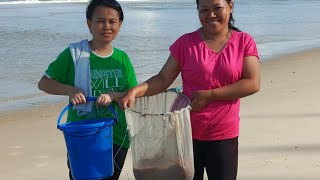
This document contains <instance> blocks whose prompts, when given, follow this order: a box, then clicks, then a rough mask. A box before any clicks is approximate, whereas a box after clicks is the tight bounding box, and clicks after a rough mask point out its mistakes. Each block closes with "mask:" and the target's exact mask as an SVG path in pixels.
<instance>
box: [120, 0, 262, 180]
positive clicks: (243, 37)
mask: <svg viewBox="0 0 320 180" xmlns="http://www.w3.org/2000/svg"><path fill="white" fill-rule="evenodd" d="M196 2H197V9H198V15H199V20H200V22H201V25H202V27H201V28H199V29H197V30H196V31H194V32H191V33H187V34H184V35H183V36H181V37H180V38H179V39H177V40H176V41H175V42H174V43H173V44H172V45H171V46H170V52H171V54H170V56H169V58H168V60H167V62H166V63H165V65H164V66H163V68H162V69H161V71H160V72H159V73H158V74H157V75H155V76H153V77H152V78H150V79H148V80H147V81H146V82H144V83H143V84H141V85H139V86H137V87H134V88H132V89H131V90H130V91H129V92H127V93H126V95H125V96H123V98H122V99H121V102H120V106H121V107H122V108H123V109H124V108H126V107H129V108H130V107H131V106H132V104H133V103H134V101H135V98H137V97H141V96H150V95H154V94H157V93H160V92H163V91H165V90H166V89H167V88H168V87H169V86H170V85H171V84H172V83H173V81H174V80H175V79H176V77H177V76H178V75H179V73H181V77H182V85H183V93H184V94H186V95H187V96H188V97H189V98H190V99H191V100H192V103H191V107H192V111H191V126H192V137H193V150H194V166H195V167H194V168H195V174H194V180H200V179H201V180H202V179H203V174H204V168H206V171H207V176H208V179H209V180H212V179H215V180H216V179H217V180H235V179H236V178H237V169H238V136H239V121H240V117H239V110H240V98H242V97H245V96H248V95H251V94H254V93H256V92H258V91H259V89H260V70H259V55H258V51H257V47H256V44H255V41H254V40H253V38H252V37H251V36H250V35H249V34H247V33H244V32H241V31H240V30H239V29H237V28H236V27H234V25H233V24H234V19H233V17H232V12H233V5H234V4H233V1H232V0H196Z"/></svg>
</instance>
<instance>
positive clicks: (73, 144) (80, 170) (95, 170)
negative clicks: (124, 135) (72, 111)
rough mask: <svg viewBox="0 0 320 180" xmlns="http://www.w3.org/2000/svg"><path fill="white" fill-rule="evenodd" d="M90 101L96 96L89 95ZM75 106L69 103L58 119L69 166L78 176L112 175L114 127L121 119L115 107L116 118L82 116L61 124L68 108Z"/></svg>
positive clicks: (78, 178) (79, 178) (78, 179)
mask: <svg viewBox="0 0 320 180" xmlns="http://www.w3.org/2000/svg"><path fill="white" fill-rule="evenodd" d="M86 99H87V101H95V100H96V98H91V97H88V98H86ZM70 107H72V104H71V103H70V104H69V105H68V106H66V107H65V108H64V109H63V110H62V112H61V113H60V116H59V118H58V121H57V128H58V129H60V130H61V131H62V132H63V134H64V138H65V142H66V146H67V151H68V158H69V163H70V169H71V173H72V176H73V178H74V179H75V180H89V179H102V178H107V177H110V176H112V175H113V152H112V151H113V150H112V147H113V140H112V138H113V135H112V133H113V128H112V126H113V125H114V124H116V123H117V122H118V119H117V115H116V113H115V111H114V109H113V108H112V106H108V107H107V108H108V109H109V110H110V111H111V112H112V114H113V118H104V119H90V120H80V121H76V122H66V123H64V124H60V121H61V119H62V117H63V115H64V114H65V112H66V111H67V110H68V109H69V108H70Z"/></svg>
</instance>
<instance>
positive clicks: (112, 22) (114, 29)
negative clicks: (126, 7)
mask: <svg viewBox="0 0 320 180" xmlns="http://www.w3.org/2000/svg"><path fill="white" fill-rule="evenodd" d="M87 24H88V27H89V29H90V31H91V33H92V36H93V39H94V40H96V41H100V42H104V43H110V42H112V40H113V39H115V38H116V36H117V35H118V33H119V31H120V28H121V25H122V21H120V19H119V13H118V11H116V10H115V9H112V8H110V7H105V6H98V7H96V8H95V10H94V12H93V14H92V19H91V20H90V19H88V20H87Z"/></svg>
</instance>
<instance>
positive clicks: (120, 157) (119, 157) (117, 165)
mask: <svg viewBox="0 0 320 180" xmlns="http://www.w3.org/2000/svg"><path fill="white" fill-rule="evenodd" d="M119 149H120V150H119ZM118 151H119V152H118ZM127 152H128V149H126V148H120V146H118V145H116V144H113V157H115V155H116V157H115V162H114V173H113V176H112V177H109V178H105V179H101V180H118V179H119V177H120V173H121V169H122V167H123V165H124V161H125V159H126V156H127ZM116 153H117V154H116ZM68 168H69V177H70V180H73V177H72V174H71V170H70V165H69V159H68Z"/></svg>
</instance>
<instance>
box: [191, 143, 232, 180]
mask: <svg viewBox="0 0 320 180" xmlns="http://www.w3.org/2000/svg"><path fill="white" fill-rule="evenodd" d="M193 153H194V171H195V173H194V178H193V180H203V174H204V168H206V171H207V176H208V180H236V179H237V172H238V137H236V138H232V139H226V140H219V141H199V140H193Z"/></svg>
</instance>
